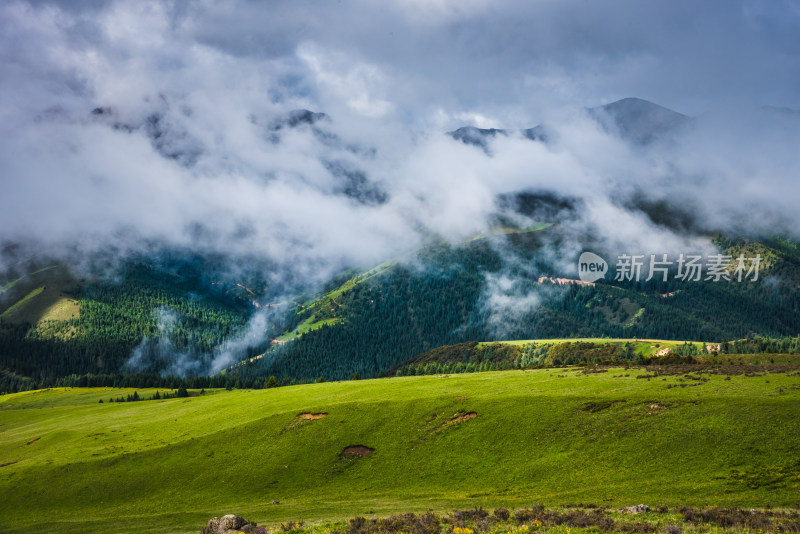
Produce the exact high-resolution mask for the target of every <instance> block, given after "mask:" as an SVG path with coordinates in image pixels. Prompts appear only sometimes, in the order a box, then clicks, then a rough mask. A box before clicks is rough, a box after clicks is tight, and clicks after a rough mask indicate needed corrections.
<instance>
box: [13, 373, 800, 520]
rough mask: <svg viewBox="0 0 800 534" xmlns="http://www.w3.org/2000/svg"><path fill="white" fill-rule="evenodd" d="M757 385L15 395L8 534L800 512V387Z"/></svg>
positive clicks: (535, 376)
mask: <svg viewBox="0 0 800 534" xmlns="http://www.w3.org/2000/svg"><path fill="white" fill-rule="evenodd" d="M741 367H742V366H732V367H718V368H716V369H715V370H713V371H712V370H708V369H706V370H705V371H702V370H701V371H692V370H690V369H689V370H681V371H674V370H673V372H670V373H666V372H655V371H653V370H647V369H644V368H627V369H626V368H607V369H589V370H586V369H583V368H579V367H575V368H561V369H537V370H530V371H519V370H517V371H502V372H487V373H473V374H462V375H450V376H447V375H439V376H422V377H404V378H390V379H380V380H364V381H348V382H341V383H324V384H310V385H303V386H291V387H285V388H276V389H268V390H261V391H247V390H234V391H224V390H216V391H207V392H206V393H205V394H203V395H200V394H199V393H198V392H196V391H194V392H191V393H192V396H191V397H189V398H176V399H168V400H160V401H156V400H146V401H141V402H125V403H116V402H115V403H109V402H108V401H109V399H110V398H112V397H119V396H122V395H125V394H131V393H132V391H126V390H114V389H110V388H96V389H51V390H46V391H30V392H23V393H18V394H12V395H4V396H0V531H3V532H109V531H113V532H138V533H141V532H159V533H163V532H183V531H199V530H200V529H201V528H202V527H203V526H204V525H205V523H206V521H208V519H209V518H210V517H213V516H221V515H223V514H226V513H237V514H239V515H242V516H244V517H246V518H247V519H249V520H251V521H256V522H258V523H259V524H272V525H274V526H277V525H278V524H279V523H280V522H284V521H290V520H291V521H300V520H305V521H306V522H309V521H316V520H322V519H325V520H336V519H342V518H348V517H354V516H359V515H366V516H371V515H373V514H378V515H388V514H392V513H397V512H419V511H424V510H428V509H433V510H453V509H456V508H460V509H464V508H470V507H473V506H483V507H485V508H487V507H495V506H505V507H509V508H513V507H523V506H530V505H531V504H532V503H543V504H545V505H547V506H557V505H560V504H567V503H592V504H595V505H600V506H609V507H617V506H622V505H631V504H639V503H645V504H649V505H650V506H655V505H666V506H670V507H674V506H679V505H697V506H701V505H721V506H729V505H730V506H739V507H744V508H750V507H763V506H767V505H770V506H773V507H787V506H792V507H796V506H798V505H800V501H798V495H800V448H799V447H800V445H799V444H798V441H797V439H796V436H797V435H800V420H798V418H797V413H798V407H800V376H798V372H797V370H796V366H795V367H787V366H782V367H780V368H773V371H776V372H768V371H766V370H765V368H764V367H763V366H754V365H750V366H744V367H745V368H746V371H745V372H744V373H742V372H740V371H741ZM726 369H727V371H726ZM736 369H740V370H739V371H736ZM598 371H599V372H598ZM777 371H781V372H777ZM728 372H731V373H736V374H732V375H731V374H726V373H728ZM153 393H154V392H153V391H139V392H138V394H139V395H140V396H141V397H144V398H149V397H150V396H151V395H152V394H153ZM100 400H103V401H104V402H103V403H100V402H99V401H100ZM348 452H349V453H350V454H348ZM274 501H277V503H273V502H274Z"/></svg>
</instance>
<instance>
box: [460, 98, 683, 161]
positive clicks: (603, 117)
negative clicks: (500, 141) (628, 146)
mask: <svg viewBox="0 0 800 534" xmlns="http://www.w3.org/2000/svg"><path fill="white" fill-rule="evenodd" d="M586 112H587V113H588V115H589V116H590V117H591V118H593V119H594V120H595V121H597V122H598V123H599V124H600V125H601V126H602V127H603V128H604V129H605V130H606V131H607V132H608V133H609V134H612V135H616V136H618V137H620V138H622V139H625V140H627V141H630V142H632V143H634V144H637V145H648V144H650V143H653V142H655V141H657V140H659V139H663V138H665V137H667V136H669V135H675V134H678V133H680V131H681V129H682V128H685V127H687V126H688V125H689V124H690V123H691V121H692V118H691V117H688V116H686V115H683V114H682V113H678V112H677V111H673V110H671V109H668V108H665V107H663V106H659V105H658V104H654V103H653V102H648V101H647V100H643V99H641V98H623V99H622V100H617V101H616V102H612V103H610V104H605V105H603V106H598V107H595V108H588V109H587V110H586ZM519 133H520V134H521V135H522V136H523V137H525V138H527V139H530V140H531V141H538V142H543V143H547V142H549V141H550V139H551V138H552V134H549V133H548V126H546V125H544V124H540V125H538V126H534V127H532V128H527V129H524V130H520V132H519ZM448 135H450V136H451V137H452V138H453V139H456V140H457V141H461V142H462V143H464V144H467V145H473V146H477V147H480V148H482V149H483V150H484V151H487V152H488V151H489V142H490V141H491V140H492V139H495V138H497V137H498V135H501V136H508V135H510V130H505V129H498V128H476V127H475V126H462V127H461V128H458V129H456V130H453V131H452V132H448Z"/></svg>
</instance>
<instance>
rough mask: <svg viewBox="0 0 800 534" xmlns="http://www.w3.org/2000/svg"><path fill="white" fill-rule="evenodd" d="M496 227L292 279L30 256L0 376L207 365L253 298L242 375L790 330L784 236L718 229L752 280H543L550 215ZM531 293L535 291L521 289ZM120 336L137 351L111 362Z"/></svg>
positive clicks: (799, 328)
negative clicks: (754, 273) (472, 344)
mask: <svg viewBox="0 0 800 534" xmlns="http://www.w3.org/2000/svg"><path fill="white" fill-rule="evenodd" d="M498 228H499V229H498V230H497V231H495V232H489V233H487V234H481V235H478V236H476V237H475V239H472V240H470V241H468V242H465V243H463V244H462V245H460V246H450V245H445V244H441V243H437V244H433V245H430V246H427V247H425V248H423V249H421V250H419V251H416V252H414V253H413V254H410V255H409V256H407V257H403V258H397V259H396V260H392V261H387V262H385V263H382V264H380V265H378V266H376V267H374V268H372V269H369V270H364V271H358V270H353V271H348V272H346V273H343V274H342V275H340V276H338V277H336V278H334V279H332V280H331V281H330V282H329V283H328V284H327V285H325V286H324V287H322V288H319V289H318V290H316V291H310V292H308V293H305V294H303V293H301V292H299V291H297V292H287V291H286V288H285V287H273V286H270V285H269V284H268V283H267V282H266V280H268V279H269V276H270V266H269V265H268V264H259V263H258V262H255V261H253V262H251V263H250V264H249V265H248V262H246V261H245V262H241V263H242V265H240V266H239V267H238V268H237V270H236V273H235V274H232V273H230V272H226V268H225V267H223V266H221V265H222V264H215V262H214V261H212V260H209V259H207V258H201V257H196V256H194V257H193V256H182V255H180V254H177V253H175V254H173V255H172V256H169V255H168V254H165V253H161V255H160V256H158V257H154V258H141V257H140V258H134V259H131V260H130V261H127V262H123V263H121V264H119V265H116V266H115V267H114V268H113V269H108V270H107V271H105V272H100V273H99V274H95V275H93V276H86V277H83V278H76V277H75V276H71V275H70V274H69V273H68V272H67V271H66V270H65V269H63V268H49V269H47V268H44V269H43V268H42V267H36V268H35V269H33V268H32V269H31V270H30V271H29V272H27V273H22V274H18V275H14V276H15V278H13V279H9V281H7V282H4V285H3V293H2V294H1V295H0V391H15V390H18V389H25V388H27V387H29V386H31V385H33V386H49V385H54V384H55V383H56V382H55V379H56V378H58V377H63V376H66V375H71V374H73V373H76V374H79V375H82V374H86V373H93V374H116V373H134V372H136V373H149V374H153V375H164V374H180V373H187V372H188V373H192V372H195V373H204V372H209V369H210V362H211V361H212V360H213V358H214V355H215V353H216V351H217V350H218V348H219V347H220V346H221V345H223V344H224V343H226V342H228V341H230V340H231V339H235V338H237V337H241V336H242V334H243V333H244V332H246V331H247V329H248V321H249V320H250V319H251V318H253V317H254V314H258V313H260V314H267V315H266V316H267V317H268V319H267V320H266V321H265V324H264V326H263V327H262V329H261V331H260V332H259V335H256V336H254V337H251V339H250V341H249V342H248V344H246V346H242V347H240V348H241V349H242V350H241V351H239V353H238V354H239V357H241V359H242V361H244V362H246V363H245V364H244V365H234V366H233V367H232V368H231V369H229V370H228V377H231V379H232V380H237V379H238V380H240V381H241V383H243V384H251V385H254V384H255V383H256V381H258V380H261V379H264V378H267V377H269V376H275V377H277V378H278V379H279V380H295V381H314V380H317V379H319V378H324V379H326V380H340V379H347V378H350V377H351V376H353V375H355V374H358V375H359V376H360V377H362V378H364V377H377V376H380V375H382V374H385V373H387V372H392V371H393V370H395V369H396V368H397V366H400V365H403V364H404V363H406V362H408V361H409V360H411V359H412V358H414V357H416V356H417V355H419V354H422V353H425V352H427V351H430V350H433V349H435V348H437V347H441V346H445V345H453V344H458V343H465V342H468V341H475V340H487V339H493V340H498V341H505V340H513V339H548V338H597V337H603V338H624V339H629V338H639V339H662V340H695V341H703V342H707V343H720V342H724V341H728V340H734V339H741V338H746V337H749V336H752V335H761V336H776V337H777V336H796V335H797V334H798V333H800V251H798V248H797V246H796V245H795V244H794V243H792V242H790V241H787V240H785V239H774V240H762V241H748V240H744V239H732V238H725V237H721V236H720V237H718V238H717V240H716V242H717V245H718V246H719V247H720V249H721V250H724V251H725V252H726V253H728V254H731V255H732V256H734V257H736V255H738V254H740V253H743V254H746V255H748V256H752V255H755V254H760V255H761V256H762V257H763V258H764V264H763V266H762V270H761V272H760V278H759V280H758V281H757V282H744V283H735V282H723V283H713V282H692V283H681V282H678V281H675V280H674V279H670V280H669V281H668V282H661V281H657V280H652V281H650V282H644V281H642V282H616V281H613V280H610V279H609V280H607V281H605V282H602V283H598V284H597V285H595V286H586V285H577V284H570V283H566V284H556V283H552V282H551V281H550V279H551V278H552V277H558V276H569V275H567V274H565V273H561V272H560V271H559V270H558V267H557V265H556V264H554V263H552V262H551V261H547V260H546V258H547V251H548V250H549V251H552V248H553V247H558V243H559V240H560V239H562V238H563V229H560V228H559V226H558V225H546V224H539V225H534V226H532V227H529V228H516V229H515V228H512V227H498ZM45 267H48V266H45ZM572 276H574V275H572ZM497 280H511V281H512V282H513V284H512V286H511V288H510V289H508V288H506V289H503V288H500V289H499V290H500V291H501V292H502V291H506V293H504V294H502V295H500V297H501V299H500V300H503V299H505V300H506V301H508V302H509V303H510V304H508V305H507V309H505V310H501V312H502V313H500V314H498V310H497V309H496V299H494V293H493V292H496V291H498V287H497V284H496V283H494V285H493V282H492V281H495V282H496V281H497ZM292 287H299V284H296V285H295V286H292ZM287 294H289V295H295V296H294V297H291V298H287V297H286V295H287ZM515 299H520V300H519V302H522V303H523V304H519V305H518V304H516V302H517V300H515ZM531 299H533V300H535V301H536V303H537V304H536V305H535V306H530V305H525V304H524V302H529V301H530V300H531ZM134 351H136V353H137V354H138V356H139V357H138V358H137V359H136V360H135V361H136V362H137V365H136V366H131V365H128V366H125V363H126V362H128V361H129V360H130V358H131V356H132V355H133V354H134ZM261 355H264V356H263V357H259V356H261ZM562 360H563V359H562ZM179 363H180V365H179ZM26 377H27V378H30V379H31V380H29V381H27V382H24V383H23V379H24V378H26ZM3 384H5V386H3ZM111 384H112V383H109V385H111Z"/></svg>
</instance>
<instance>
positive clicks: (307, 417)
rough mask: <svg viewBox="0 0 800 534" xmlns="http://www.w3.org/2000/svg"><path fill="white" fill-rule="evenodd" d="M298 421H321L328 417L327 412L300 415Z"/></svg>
mask: <svg viewBox="0 0 800 534" xmlns="http://www.w3.org/2000/svg"><path fill="white" fill-rule="evenodd" d="M297 417H298V418H299V419H302V420H303V421H316V420H317V419H322V418H323V417H328V412H320V413H307V412H306V413H301V414H300V415H298V416H297Z"/></svg>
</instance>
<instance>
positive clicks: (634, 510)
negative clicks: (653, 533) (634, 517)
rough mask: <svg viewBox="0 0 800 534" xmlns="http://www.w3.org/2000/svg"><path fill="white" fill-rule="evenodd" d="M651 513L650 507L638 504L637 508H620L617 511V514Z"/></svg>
mask: <svg viewBox="0 0 800 534" xmlns="http://www.w3.org/2000/svg"><path fill="white" fill-rule="evenodd" d="M649 511H650V507H649V506H647V505H646V504H637V505H636V506H628V507H626V508H620V509H619V510H617V512H619V513H621V514H643V513H645V512H649Z"/></svg>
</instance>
